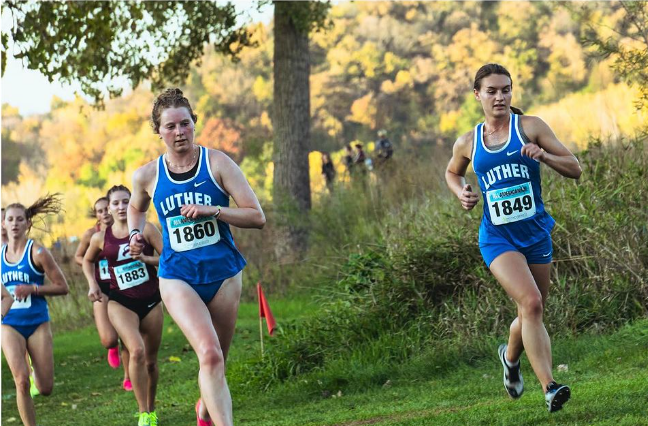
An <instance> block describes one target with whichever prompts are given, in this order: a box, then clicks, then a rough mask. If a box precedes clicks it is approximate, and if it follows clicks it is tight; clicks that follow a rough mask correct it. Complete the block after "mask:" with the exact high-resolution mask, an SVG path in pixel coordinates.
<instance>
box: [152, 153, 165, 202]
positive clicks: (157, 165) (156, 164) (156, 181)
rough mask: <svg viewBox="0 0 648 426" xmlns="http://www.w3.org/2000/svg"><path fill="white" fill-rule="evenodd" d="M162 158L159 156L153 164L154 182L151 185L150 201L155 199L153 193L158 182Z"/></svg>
mask: <svg viewBox="0 0 648 426" xmlns="http://www.w3.org/2000/svg"><path fill="white" fill-rule="evenodd" d="M162 158H163V156H162V155H161V156H159V157H158V160H157V161H156V162H155V182H154V183H153V191H151V200H153V198H155V192H156V191H157V186H158V182H159V181H160V161H163V160H162Z"/></svg>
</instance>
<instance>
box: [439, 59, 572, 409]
mask: <svg viewBox="0 0 648 426" xmlns="http://www.w3.org/2000/svg"><path fill="white" fill-rule="evenodd" d="M473 90H474V94H475V98H476V99H477V101H479V102H480V103H481V106H482V108H483V110H484V115H485V118H486V119H485V121H484V123H480V124H478V125H477V126H476V127H475V128H474V129H473V130H471V131H470V132H468V133H466V134H464V135H462V136H460V137H459V139H457V142H456V143H455V144H454V148H453V153H452V158H451V159H450V163H449V164H448V167H447V169H446V181H447V183H448V186H449V188H450V190H452V192H453V193H454V194H455V195H456V196H457V197H458V198H459V200H460V201H461V205H462V206H463V208H464V209H466V210H470V209H472V208H473V207H475V205H476V204H477V203H478V202H479V195H478V194H477V193H476V192H473V190H472V188H471V185H468V184H466V179H465V175H466V170H467V168H468V165H469V164H470V162H471V161H472V163H473V169H474V171H475V174H476V176H477V180H478V182H479V186H480V189H481V193H482V197H483V199H484V213H483V216H482V222H481V226H480V228H479V248H480V251H481V253H482V256H483V258H484V262H486V265H487V266H488V267H489V268H490V270H491V272H492V273H493V275H494V276H495V278H496V279H497V281H498V282H499V283H500V285H501V286H502V287H503V288H504V290H506V292H507V293H508V295H509V296H510V297H511V298H512V299H513V300H514V301H515V303H516V304H517V311H518V315H517V318H515V320H514V321H513V323H512V324H511V327H510V335H509V341H508V344H503V345H501V346H500V348H499V351H498V356H499V359H500V362H501V363H502V366H503V368H504V387H505V389H506V391H507V392H508V394H509V395H510V396H511V397H512V398H519V397H520V396H521V395H522V392H523V391H524V382H523V379H522V374H521V372H520V361H519V358H520V356H521V354H522V351H523V350H525V351H526V353H527V357H528V358H529V362H530V363H531V367H532V368H533V371H534V372H535V374H536V376H537V377H538V380H539V381H540V384H541V385H542V389H543V392H544V393H545V403H546V405H547V408H548V410H549V412H554V411H557V410H560V409H561V408H562V406H563V404H564V403H565V402H567V400H568V399H569V398H570V395H571V391H570V389H569V387H568V386H565V385H560V384H557V383H556V382H555V381H554V379H553V375H552V359H551V343H550V340H549V336H548V334H547V330H546V329H545V326H544V323H543V312H544V305H545V302H546V299H547V292H548V290H549V283H550V273H551V259H552V243H551V230H552V229H553V226H554V220H553V218H552V217H551V216H550V215H549V213H547V212H546V211H545V208H544V204H543V201H542V196H541V190H542V189H541V186H540V164H541V163H544V164H546V165H547V166H549V167H551V168H552V169H554V170H555V171H557V172H558V173H560V174H561V175H563V176H565V177H569V178H573V179H578V178H579V177H580V175H581V168H580V165H579V163H578V160H577V159H576V157H574V155H573V154H572V153H571V152H570V151H569V150H568V149H567V148H565V146H564V145H563V144H562V143H561V142H560V141H559V140H558V139H557V138H556V135H555V134H554V132H553V131H552V130H551V128H550V127H549V126H548V125H547V124H546V123H545V122H544V121H542V120H541V119H540V118H538V117H533V116H524V115H522V111H521V110H519V109H517V108H515V107H512V106H511V98H512V91H513V82H512V80H511V75H510V74H509V72H508V71H507V70H506V69H505V68H504V67H503V66H501V65H498V64H487V65H484V66H483V67H481V68H480V69H479V71H477V74H476V76H475V82H474V86H473Z"/></svg>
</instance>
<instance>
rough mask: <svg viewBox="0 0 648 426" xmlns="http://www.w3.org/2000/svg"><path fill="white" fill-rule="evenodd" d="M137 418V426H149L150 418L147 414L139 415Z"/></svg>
mask: <svg viewBox="0 0 648 426" xmlns="http://www.w3.org/2000/svg"><path fill="white" fill-rule="evenodd" d="M138 417H139V421H138V422H137V426H151V417H150V416H149V413H147V412H144V413H139V416H138Z"/></svg>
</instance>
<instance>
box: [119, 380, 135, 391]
mask: <svg viewBox="0 0 648 426" xmlns="http://www.w3.org/2000/svg"><path fill="white" fill-rule="evenodd" d="M122 387H123V388H124V390H125V391H126V392H131V391H132V390H133V383H132V382H131V381H130V379H124V381H123V382H122Z"/></svg>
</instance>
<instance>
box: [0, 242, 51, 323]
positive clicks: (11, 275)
mask: <svg viewBox="0 0 648 426" xmlns="http://www.w3.org/2000/svg"><path fill="white" fill-rule="evenodd" d="M33 245H34V241H33V240H27V244H25V251H24V252H23V254H22V257H21V258H20V261H18V263H9V262H8V261H7V246H6V245H4V246H2V252H1V257H2V284H3V285H4V286H5V287H6V288H7V290H9V293H11V296H12V297H15V296H14V292H15V289H16V286H17V285H20V284H27V285H32V284H36V285H39V286H42V285H43V282H44V279H45V274H44V273H43V272H40V271H39V270H38V269H36V267H35V266H34V263H33V262H32V258H31V251H32V246H33ZM47 321H49V310H48V308H47V301H46V300H45V298H44V297H43V296H37V295H35V294H30V295H29V296H27V298H25V299H24V300H21V301H18V300H15V299H14V302H13V305H11V309H10V310H9V312H7V315H6V316H5V317H4V319H3V320H2V323H3V324H7V325H19V326H20V325H38V324H42V323H44V322H47Z"/></svg>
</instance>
